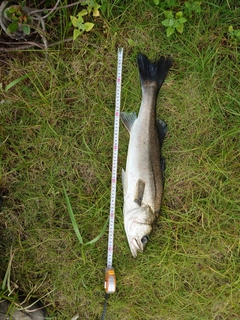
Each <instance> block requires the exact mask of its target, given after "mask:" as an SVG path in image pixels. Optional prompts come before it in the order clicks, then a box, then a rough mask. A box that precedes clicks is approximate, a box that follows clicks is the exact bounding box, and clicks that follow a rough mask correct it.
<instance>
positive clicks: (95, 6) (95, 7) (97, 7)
mask: <svg viewBox="0 0 240 320" xmlns="http://www.w3.org/2000/svg"><path fill="white" fill-rule="evenodd" d="M99 8H101V5H100V4H98V3H97V2H96V3H95V4H94V6H93V9H94V10H98V9H99Z"/></svg>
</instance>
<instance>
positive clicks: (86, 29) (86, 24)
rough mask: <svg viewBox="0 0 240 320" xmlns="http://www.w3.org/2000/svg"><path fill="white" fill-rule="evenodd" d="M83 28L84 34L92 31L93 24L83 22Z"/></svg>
mask: <svg viewBox="0 0 240 320" xmlns="http://www.w3.org/2000/svg"><path fill="white" fill-rule="evenodd" d="M84 26H85V31H86V32H89V31H90V30H92V28H93V27H94V23H92V22H85V23H84Z"/></svg>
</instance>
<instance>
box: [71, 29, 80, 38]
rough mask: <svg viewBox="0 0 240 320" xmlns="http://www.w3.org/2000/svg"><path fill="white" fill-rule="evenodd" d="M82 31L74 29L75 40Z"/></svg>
mask: <svg viewBox="0 0 240 320" xmlns="http://www.w3.org/2000/svg"><path fill="white" fill-rule="evenodd" d="M81 33H82V31H80V30H79V29H74V31H73V40H76V39H77V38H78V37H79V36H80V34H81Z"/></svg>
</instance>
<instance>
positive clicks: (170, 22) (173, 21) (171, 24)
mask: <svg viewBox="0 0 240 320" xmlns="http://www.w3.org/2000/svg"><path fill="white" fill-rule="evenodd" d="M176 21H177V20H175V19H169V25H168V26H169V27H173V26H174V24H175V23H176Z"/></svg>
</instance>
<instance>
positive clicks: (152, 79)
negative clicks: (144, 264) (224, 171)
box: [121, 53, 172, 258]
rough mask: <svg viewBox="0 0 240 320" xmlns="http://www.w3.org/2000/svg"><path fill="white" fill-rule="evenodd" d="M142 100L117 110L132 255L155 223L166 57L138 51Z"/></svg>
mask: <svg viewBox="0 0 240 320" xmlns="http://www.w3.org/2000/svg"><path fill="white" fill-rule="evenodd" d="M137 62H138V69H139V74H140V80H141V87H142V102H141V106H140V110H139V114H138V117H137V115H136V113H135V112H132V113H126V112H122V113H121V119H122V121H123V123H124V125H125V127H126V128H127V130H128V131H129V133H130V141H129V146H128V154H127V163H126V171H124V170H122V182H123V193H124V206H123V213H124V227H125V231H126V235H127V239H128V243H129V246H130V249H131V252H132V255H133V257H134V258H135V257H137V252H138V251H140V252H143V250H144V248H145V247H146V245H147V242H148V240H149V235H150V233H151V232H152V229H153V226H154V224H155V223H156V221H157V219H158V216H159V213H160V206H161V201H162V195H163V179H164V178H163V174H164V160H163V158H162V157H161V146H162V143H163V139H164V137H165V135H166V131H167V125H166V123H165V122H164V121H162V120H158V119H157V118H156V103H157V97H158V93H159V90H160V88H161V86H162V84H163V81H164V79H165V78H166V76H167V73H168V70H169V69H170V67H171V65H172V61H171V60H170V59H169V58H164V57H160V59H159V60H158V61H157V62H150V61H149V59H148V58H147V57H146V56H145V55H144V54H141V53H140V54H138V59H137Z"/></svg>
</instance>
